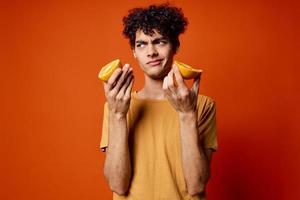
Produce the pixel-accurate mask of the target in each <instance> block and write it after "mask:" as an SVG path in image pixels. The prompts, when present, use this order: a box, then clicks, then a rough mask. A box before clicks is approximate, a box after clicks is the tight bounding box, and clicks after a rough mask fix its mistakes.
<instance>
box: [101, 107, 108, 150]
mask: <svg viewBox="0 0 300 200" xmlns="http://www.w3.org/2000/svg"><path fill="white" fill-rule="evenodd" d="M107 146H108V105H107V102H105V104H104V112H103V122H102V134H101V142H100V149H101V150H102V151H103V152H105V151H106V148H107Z"/></svg>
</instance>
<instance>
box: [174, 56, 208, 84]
mask: <svg viewBox="0 0 300 200" xmlns="http://www.w3.org/2000/svg"><path fill="white" fill-rule="evenodd" d="M174 64H175V65H176V66H177V67H178V69H179V71H180V73H181V75H182V77H183V78H184V79H193V78H196V77H197V76H199V75H201V73H202V72H203V70H201V69H195V68H193V67H191V66H189V65H187V64H184V63H182V62H178V61H176V60H174Z"/></svg>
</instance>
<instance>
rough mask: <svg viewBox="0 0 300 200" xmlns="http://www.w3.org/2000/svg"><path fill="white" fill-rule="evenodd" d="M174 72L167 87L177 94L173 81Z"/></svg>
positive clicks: (168, 79) (171, 72) (168, 80)
mask: <svg viewBox="0 0 300 200" xmlns="http://www.w3.org/2000/svg"><path fill="white" fill-rule="evenodd" d="M173 76H174V72H173V70H171V71H170V72H169V74H168V77H167V86H168V88H169V90H170V91H171V92H172V93H176V87H175V84H174V80H173Z"/></svg>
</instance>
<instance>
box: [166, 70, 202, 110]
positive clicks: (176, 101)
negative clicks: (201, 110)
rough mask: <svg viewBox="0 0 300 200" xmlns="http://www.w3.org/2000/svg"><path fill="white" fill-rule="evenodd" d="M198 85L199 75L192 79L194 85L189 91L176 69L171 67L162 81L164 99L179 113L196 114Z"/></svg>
mask: <svg viewBox="0 0 300 200" xmlns="http://www.w3.org/2000/svg"><path fill="white" fill-rule="evenodd" d="M199 83H200V75H199V76H197V77H196V78H195V79H194V84H193V86H192V88H191V89H189V88H188V87H187V85H186V84H185V82H184V80H183V78H182V76H181V74H180V71H179V69H178V67H177V66H176V65H173V67H172V69H171V70H170V72H169V73H168V75H167V76H166V77H165V78H164V81H163V90H164V93H165V97H166V98H167V99H168V100H169V102H170V103H171V104H172V106H173V107H174V108H175V109H176V110H177V111H178V112H179V113H190V112H196V111H197V99H198V90H199Z"/></svg>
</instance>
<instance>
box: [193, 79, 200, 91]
mask: <svg viewBox="0 0 300 200" xmlns="http://www.w3.org/2000/svg"><path fill="white" fill-rule="evenodd" d="M199 84H200V75H199V76H197V77H196V78H195V79H194V83H193V87H192V90H193V91H194V93H195V94H196V96H198V93H199Z"/></svg>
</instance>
